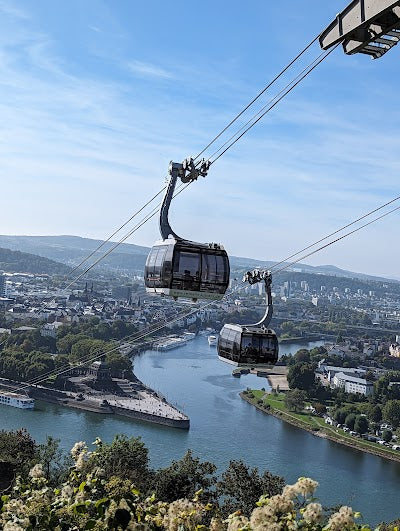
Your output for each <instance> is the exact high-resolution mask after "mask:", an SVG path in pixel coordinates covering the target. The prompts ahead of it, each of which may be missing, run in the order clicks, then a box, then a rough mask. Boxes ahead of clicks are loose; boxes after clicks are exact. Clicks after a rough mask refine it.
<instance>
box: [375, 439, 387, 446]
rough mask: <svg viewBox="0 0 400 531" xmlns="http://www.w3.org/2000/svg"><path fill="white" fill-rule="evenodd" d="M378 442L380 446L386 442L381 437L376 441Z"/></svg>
mask: <svg viewBox="0 0 400 531" xmlns="http://www.w3.org/2000/svg"><path fill="white" fill-rule="evenodd" d="M377 443H378V444H381V445H382V446H384V445H385V444H386V443H385V441H384V440H383V439H379V441H377Z"/></svg>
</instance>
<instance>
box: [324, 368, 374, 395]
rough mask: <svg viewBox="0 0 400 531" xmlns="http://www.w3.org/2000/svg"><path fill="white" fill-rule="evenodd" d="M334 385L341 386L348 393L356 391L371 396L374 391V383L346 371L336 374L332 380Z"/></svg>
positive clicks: (355, 392)
mask: <svg viewBox="0 0 400 531" xmlns="http://www.w3.org/2000/svg"><path fill="white" fill-rule="evenodd" d="M332 385H333V387H341V388H343V389H344V390H345V391H346V393H354V394H360V395H365V396H369V395H372V393H373V391H374V384H373V383H372V382H370V381H368V380H365V379H364V378H357V376H350V375H349V374H345V373H344V372H338V373H336V374H335V376H334V377H333V380H332Z"/></svg>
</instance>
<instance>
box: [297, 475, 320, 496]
mask: <svg viewBox="0 0 400 531" xmlns="http://www.w3.org/2000/svg"><path fill="white" fill-rule="evenodd" d="M294 486H295V488H296V489H297V491H298V493H299V494H302V495H303V496H310V495H311V494H314V492H315V489H316V488H317V487H318V481H314V480H313V479H310V478H299V479H298V480H297V483H296V484H295V485H294Z"/></svg>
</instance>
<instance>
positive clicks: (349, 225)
mask: <svg viewBox="0 0 400 531" xmlns="http://www.w3.org/2000/svg"><path fill="white" fill-rule="evenodd" d="M399 199H400V195H399V196H397V197H395V198H394V199H392V200H391V201H388V202H387V203H385V204H384V205H381V206H379V207H377V208H375V209H374V210H370V211H369V212H367V213H366V214H364V215H362V216H361V217H359V218H357V219H355V220H354V221H351V222H350V223H348V224H347V225H344V226H343V227H341V228H340V229H337V230H335V231H333V232H331V233H330V234H328V235H327V236H324V237H323V238H321V239H320V240H318V241H316V242H314V243H311V244H310V245H307V246H306V247H303V249H300V251H297V253H293V254H291V255H290V256H288V257H287V258H284V259H283V260H281V261H280V262H277V263H276V264H274V265H273V266H272V268H271V269H273V268H276V267H277V266H280V265H281V264H284V263H285V262H287V261H288V260H290V259H292V258H294V257H295V256H297V255H299V254H300V253H304V251H307V250H308V249H311V247H314V246H315V245H318V244H319V243H321V242H323V241H325V240H327V239H328V238H331V237H332V236H334V235H335V234H338V233H339V232H342V230H345V229H348V228H349V227H351V226H352V225H355V224H356V223H358V222H359V221H362V220H363V219H365V218H367V217H369V216H372V214H375V212H378V211H379V210H382V208H385V207H387V206H388V205H391V204H392V203H395V202H396V201H398V200H399Z"/></svg>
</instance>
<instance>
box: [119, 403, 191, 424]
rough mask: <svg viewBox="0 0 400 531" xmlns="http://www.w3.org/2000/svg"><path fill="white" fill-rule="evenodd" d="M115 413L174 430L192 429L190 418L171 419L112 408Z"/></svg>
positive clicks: (121, 408)
mask: <svg viewBox="0 0 400 531" xmlns="http://www.w3.org/2000/svg"><path fill="white" fill-rule="evenodd" d="M112 409H113V411H114V413H116V414H117V415H122V416H124V417H130V418H132V419H136V420H143V421H146V422H154V423H155V424H162V425H163V426H170V427H172V428H180V429H182V430H188V429H189V428H190V419H189V417H185V418H169V417H163V416H160V415H155V414H153V413H146V412H143V411H137V410H133V409H126V408H123V407H119V406H112Z"/></svg>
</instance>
